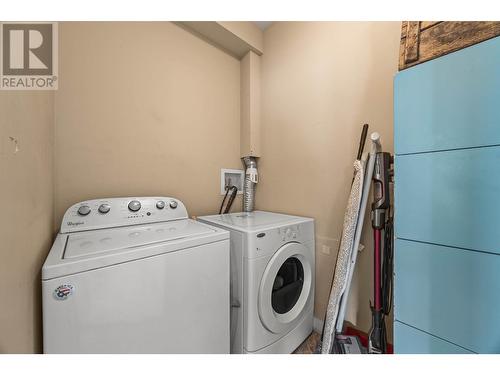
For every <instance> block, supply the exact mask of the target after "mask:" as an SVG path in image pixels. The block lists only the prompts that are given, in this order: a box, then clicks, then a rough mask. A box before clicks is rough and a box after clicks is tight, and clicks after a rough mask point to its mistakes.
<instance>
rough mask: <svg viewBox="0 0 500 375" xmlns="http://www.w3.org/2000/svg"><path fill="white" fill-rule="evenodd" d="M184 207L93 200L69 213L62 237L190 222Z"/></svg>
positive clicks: (148, 200) (156, 200) (153, 200)
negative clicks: (150, 224)
mask: <svg viewBox="0 0 500 375" xmlns="http://www.w3.org/2000/svg"><path fill="white" fill-rule="evenodd" d="M187 218H188V214H187V210H186V207H185V206H184V204H183V203H182V202H181V201H180V200H178V199H175V198H170V197H128V198H105V199H93V200H88V201H83V202H80V203H76V204H74V205H72V206H71V207H70V208H68V209H67V211H66V213H65V214H64V217H63V221H62V223H61V230H60V232H61V233H71V232H80V231H84V230H93V229H102V228H113V227H122V226H126V225H135V224H146V223H156V222H161V221H171V220H179V219H187Z"/></svg>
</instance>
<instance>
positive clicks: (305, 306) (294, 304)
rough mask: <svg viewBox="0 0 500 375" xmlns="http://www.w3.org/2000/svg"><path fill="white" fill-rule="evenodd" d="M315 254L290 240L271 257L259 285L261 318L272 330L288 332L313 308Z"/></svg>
mask: <svg viewBox="0 0 500 375" xmlns="http://www.w3.org/2000/svg"><path fill="white" fill-rule="evenodd" d="M313 280H314V253H313V250H311V249H309V248H308V247H307V246H305V245H303V244H300V243H297V242H289V243H287V244H285V245H283V246H282V247H280V248H279V249H278V250H277V251H276V253H275V254H274V255H273V256H272V257H271V258H270V259H269V262H268V263H267V266H266V268H265V270H264V273H263V274H262V279H261V281H260V288H259V317H260V320H261V322H262V324H263V325H264V326H265V327H266V328H267V329H268V330H269V331H271V332H274V333H282V332H287V331H289V330H290V329H292V328H293V327H294V325H295V324H296V323H297V322H298V321H300V320H301V319H302V318H304V316H305V315H306V314H308V313H309V312H310V310H311V309H312V308H313V306H312V304H313V295H314V283H313Z"/></svg>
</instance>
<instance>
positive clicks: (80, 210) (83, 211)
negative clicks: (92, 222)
mask: <svg viewBox="0 0 500 375" xmlns="http://www.w3.org/2000/svg"><path fill="white" fill-rule="evenodd" d="M89 213H90V207H89V206H80V208H78V215H80V216H87V215H88V214H89Z"/></svg>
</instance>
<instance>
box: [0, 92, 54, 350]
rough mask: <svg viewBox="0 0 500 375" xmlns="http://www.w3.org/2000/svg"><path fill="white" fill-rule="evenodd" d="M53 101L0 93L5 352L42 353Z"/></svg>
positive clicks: (0, 306) (0, 330) (0, 346)
mask: <svg viewBox="0 0 500 375" xmlns="http://www.w3.org/2000/svg"><path fill="white" fill-rule="evenodd" d="M53 97H54V96H53V93H48V92H21V91H17V92H13V91H3V92H0V114H1V115H0V179H1V183H0V197H2V215H1V216H0V238H1V245H0V258H1V260H0V353H33V352H38V351H40V350H41V305H40V299H41V298H40V293H41V287H40V269H41V266H42V263H43V261H44V259H45V256H46V255H47V253H48V250H49V248H50V246H51V244H52V222H53V213H54V212H53V207H54V205H53V202H54V201H53V123H54V105H53ZM10 137H13V138H14V139H16V140H17V142H18V149H17V151H16V146H15V143H14V141H12V140H11V139H10Z"/></svg>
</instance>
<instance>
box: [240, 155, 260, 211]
mask: <svg viewBox="0 0 500 375" xmlns="http://www.w3.org/2000/svg"><path fill="white" fill-rule="evenodd" d="M242 160H243V163H244V164H245V168H246V169H248V168H255V169H257V158H255V157H253V156H245V157H243V158H242ZM255 185H257V184H256V183H255V182H253V181H252V180H251V177H250V175H249V174H248V173H247V172H246V171H245V181H244V183H243V212H252V211H253V210H254V206H255Z"/></svg>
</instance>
